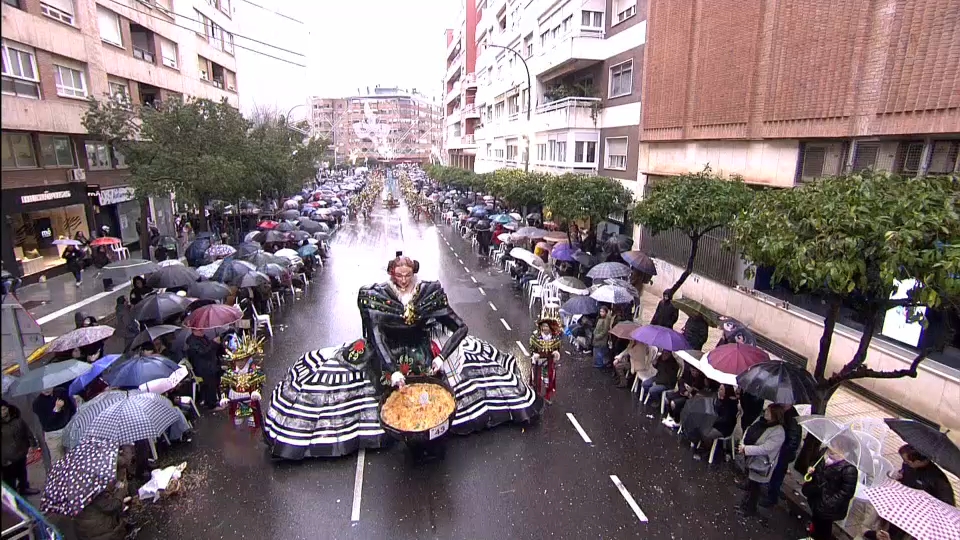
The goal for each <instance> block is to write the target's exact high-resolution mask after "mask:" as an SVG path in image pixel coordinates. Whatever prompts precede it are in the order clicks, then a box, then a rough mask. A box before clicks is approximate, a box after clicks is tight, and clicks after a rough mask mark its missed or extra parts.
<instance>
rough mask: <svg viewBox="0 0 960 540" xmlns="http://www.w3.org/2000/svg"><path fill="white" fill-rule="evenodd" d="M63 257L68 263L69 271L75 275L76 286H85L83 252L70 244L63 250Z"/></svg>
mask: <svg viewBox="0 0 960 540" xmlns="http://www.w3.org/2000/svg"><path fill="white" fill-rule="evenodd" d="M61 257H63V259H64V260H65V261H67V270H69V271H70V273H71V274H73V277H74V279H75V280H76V285H77V287H79V286H80V285H81V284H83V275H82V272H83V252H82V251H80V250H79V249H77V246H75V245H73V244H70V245H68V246H67V247H66V249H64V250H63V255H61Z"/></svg>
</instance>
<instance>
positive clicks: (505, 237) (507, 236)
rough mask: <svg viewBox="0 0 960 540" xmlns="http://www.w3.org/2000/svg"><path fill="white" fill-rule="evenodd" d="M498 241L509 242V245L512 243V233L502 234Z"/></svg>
mask: <svg viewBox="0 0 960 540" xmlns="http://www.w3.org/2000/svg"><path fill="white" fill-rule="evenodd" d="M497 240H499V241H501V242H508V243H509V242H510V233H502V234H500V235H499V236H497Z"/></svg>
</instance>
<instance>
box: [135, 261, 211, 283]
mask: <svg viewBox="0 0 960 540" xmlns="http://www.w3.org/2000/svg"><path fill="white" fill-rule="evenodd" d="M197 281H200V274H199V273H197V271H196V270H194V269H193V268H188V267H186V266H183V265H182V264H178V265H171V266H164V267H163V268H160V269H159V270H157V271H156V272H154V273H152V274H150V275H149V276H147V279H146V282H147V286H148V287H153V288H155V289H173V288H176V287H187V286H189V285H190V284H191V283H196V282H197Z"/></svg>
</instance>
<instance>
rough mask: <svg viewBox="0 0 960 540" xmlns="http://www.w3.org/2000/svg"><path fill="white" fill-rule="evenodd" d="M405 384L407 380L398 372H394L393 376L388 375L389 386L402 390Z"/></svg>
mask: <svg viewBox="0 0 960 540" xmlns="http://www.w3.org/2000/svg"><path fill="white" fill-rule="evenodd" d="M406 383H407V378H406V377H404V376H403V373H400V372H399V371H394V372H393V375H390V384H391V385H392V386H395V387H397V388H403V385H404V384H406Z"/></svg>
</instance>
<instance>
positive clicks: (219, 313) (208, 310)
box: [183, 304, 243, 330]
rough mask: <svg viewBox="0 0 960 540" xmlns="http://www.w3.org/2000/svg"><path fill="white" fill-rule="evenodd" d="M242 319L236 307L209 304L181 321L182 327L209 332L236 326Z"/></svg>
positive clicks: (241, 314) (241, 313)
mask: <svg viewBox="0 0 960 540" xmlns="http://www.w3.org/2000/svg"><path fill="white" fill-rule="evenodd" d="M242 318H243V312H242V311H240V308H238V307H236V306H228V305H226V304H211V305H209V306H202V307H199V308H197V309H196V311H194V312H193V313H191V314H190V315H189V316H188V317H187V319H186V320H185V321H183V325H184V326H186V327H187V328H190V329H192V330H209V329H211V328H220V327H223V326H230V325H231V324H236V323H237V322H239V321H240V319H242Z"/></svg>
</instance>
